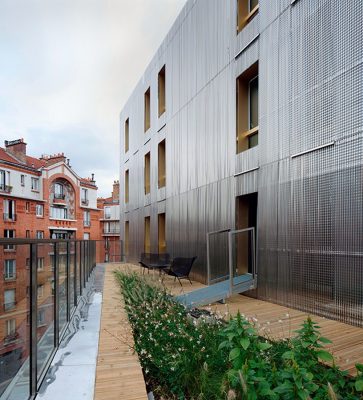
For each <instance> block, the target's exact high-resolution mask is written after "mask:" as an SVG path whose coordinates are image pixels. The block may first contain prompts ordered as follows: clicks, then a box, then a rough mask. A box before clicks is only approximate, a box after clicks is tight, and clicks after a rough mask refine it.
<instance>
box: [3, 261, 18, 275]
mask: <svg viewBox="0 0 363 400" xmlns="http://www.w3.org/2000/svg"><path fill="white" fill-rule="evenodd" d="M15 278H16V261H15V260H4V279H5V280H11V279H15Z"/></svg>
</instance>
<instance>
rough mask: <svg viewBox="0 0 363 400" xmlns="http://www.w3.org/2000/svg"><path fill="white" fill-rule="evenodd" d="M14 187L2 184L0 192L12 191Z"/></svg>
mask: <svg viewBox="0 0 363 400" xmlns="http://www.w3.org/2000/svg"><path fill="white" fill-rule="evenodd" d="M12 190H13V187H12V186H10V185H4V184H0V192H2V193H11V191H12Z"/></svg>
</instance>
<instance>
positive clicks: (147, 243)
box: [144, 217, 150, 253]
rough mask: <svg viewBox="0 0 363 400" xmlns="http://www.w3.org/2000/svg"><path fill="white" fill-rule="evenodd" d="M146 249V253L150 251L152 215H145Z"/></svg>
mask: <svg viewBox="0 0 363 400" xmlns="http://www.w3.org/2000/svg"><path fill="white" fill-rule="evenodd" d="M144 251H145V253H150V217H145V224H144Z"/></svg>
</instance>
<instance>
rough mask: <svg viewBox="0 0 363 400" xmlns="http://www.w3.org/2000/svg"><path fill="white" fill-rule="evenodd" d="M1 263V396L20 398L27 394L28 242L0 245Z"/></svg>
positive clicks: (28, 327)
mask: <svg viewBox="0 0 363 400" xmlns="http://www.w3.org/2000/svg"><path fill="white" fill-rule="evenodd" d="M0 265H1V266H4V271H3V274H4V275H3V276H2V277H1V279H0V298H1V300H2V304H1V307H0V324H1V327H0V399H5V398H6V399H13V400H23V399H27V398H28V397H29V395H30V393H29V385H30V384H29V353H30V341H29V337H30V335H29V333H30V325H29V324H30V318H29V315H30V314H29V312H30V310H29V305H30V301H29V287H30V246H29V245H23V244H17V245H16V246H15V245H14V246H12V245H11V246H9V245H7V246H6V245H5V246H2V245H0Z"/></svg>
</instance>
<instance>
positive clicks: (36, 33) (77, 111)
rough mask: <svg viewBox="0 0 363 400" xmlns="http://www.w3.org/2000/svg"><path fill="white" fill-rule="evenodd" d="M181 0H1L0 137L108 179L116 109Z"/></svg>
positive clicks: (114, 171) (113, 162)
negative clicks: (55, 155)
mask: <svg viewBox="0 0 363 400" xmlns="http://www.w3.org/2000/svg"><path fill="white" fill-rule="evenodd" d="M184 3H185V0H128V1H126V0H52V1H49V0H1V2H0V32H1V35H0V52H1V54H2V57H1V61H0V88H1V97H0V138H1V139H2V140H5V139H16V138H18V137H24V138H25V139H26V140H27V142H28V149H29V153H30V154H32V155H35V156H36V155H40V154H43V153H58V152H64V153H65V154H66V155H67V157H69V158H71V164H72V165H73V166H74V168H75V170H76V172H77V173H79V174H80V175H82V176H89V175H90V174H91V173H92V172H94V173H95V174H96V179H97V183H98V185H99V188H100V195H104V196H106V195H108V194H109V192H110V191H111V189H112V187H111V184H112V181H113V180H114V179H117V178H118V161H119V155H118V151H117V149H118V147H119V146H118V142H119V121H118V115H119V112H120V110H121V107H122V106H123V104H124V103H125V102H126V100H127V98H128V96H129V95H130V94H131V92H132V90H133V88H134V87H135V85H136V83H137V81H138V80H139V78H140V77H141V75H142V73H143V71H144V70H145V68H146V66H147V63H148V62H149V61H150V59H151V57H152V55H153V54H154V53H155V51H156V50H157V47H158V46H159V45H160V43H161V41H162V39H163V38H164V37H165V35H166V33H167V31H168V30H169V28H170V27H171V25H172V22H173V20H174V19H175V18H176V16H177V14H178V13H179V11H180V9H181V7H182V6H183V5H184Z"/></svg>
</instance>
